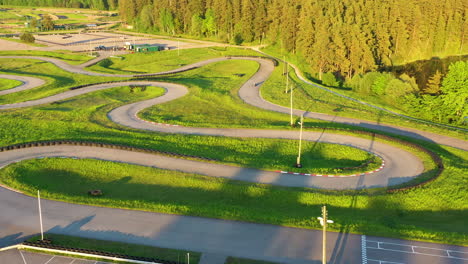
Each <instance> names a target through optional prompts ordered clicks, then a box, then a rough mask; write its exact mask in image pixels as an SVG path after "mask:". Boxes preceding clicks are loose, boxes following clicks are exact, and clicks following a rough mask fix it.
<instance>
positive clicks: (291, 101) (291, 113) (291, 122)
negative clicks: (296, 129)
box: [289, 87, 294, 126]
mask: <svg viewBox="0 0 468 264" xmlns="http://www.w3.org/2000/svg"><path fill="white" fill-rule="evenodd" d="M293 90H294V88H293V87H291V92H290V94H291V96H290V99H289V101H290V104H291V111H290V116H291V121H290V125H291V126H294V121H293Z"/></svg>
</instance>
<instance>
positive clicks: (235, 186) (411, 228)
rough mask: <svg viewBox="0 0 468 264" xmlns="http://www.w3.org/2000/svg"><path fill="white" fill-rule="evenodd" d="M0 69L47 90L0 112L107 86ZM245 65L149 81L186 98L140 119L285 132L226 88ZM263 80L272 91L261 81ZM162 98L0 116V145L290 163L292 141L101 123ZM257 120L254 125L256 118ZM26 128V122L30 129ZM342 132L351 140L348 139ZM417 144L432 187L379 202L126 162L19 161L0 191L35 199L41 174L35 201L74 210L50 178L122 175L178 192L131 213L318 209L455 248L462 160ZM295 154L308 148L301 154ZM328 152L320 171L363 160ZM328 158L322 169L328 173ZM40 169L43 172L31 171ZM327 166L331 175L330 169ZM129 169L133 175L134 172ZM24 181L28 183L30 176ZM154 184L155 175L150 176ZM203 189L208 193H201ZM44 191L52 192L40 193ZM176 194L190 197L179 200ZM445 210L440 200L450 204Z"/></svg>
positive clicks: (297, 217) (279, 216)
mask: <svg viewBox="0 0 468 264" xmlns="http://www.w3.org/2000/svg"><path fill="white" fill-rule="evenodd" d="M56 56H59V55H56ZM173 56H175V54H173ZM169 61H170V62H175V61H177V59H174V58H173V59H172V60H170V59H168V63H169ZM1 62H2V64H1V65H2V66H1V67H2V71H6V72H9V73H12V74H24V75H31V76H34V77H40V78H44V79H46V80H47V81H48V84H47V85H44V86H43V87H42V88H38V89H33V90H30V91H25V92H22V93H18V94H16V95H7V96H2V101H0V103H2V104H3V103H8V102H18V101H25V100H31V99H34V98H42V97H45V96H48V95H51V94H56V93H59V92H61V91H65V90H67V88H68V87H72V86H75V85H78V84H83V83H95V82H99V81H103V80H117V78H104V77H102V78H97V77H89V76H81V75H76V74H70V73H67V72H64V71H62V70H60V69H58V68H57V67H55V66H53V65H51V64H50V63H44V62H40V61H34V60H15V61H9V60H1ZM256 67H257V66H256V65H255V64H252V63H251V62H244V61H226V62H222V63H218V64H216V65H209V66H206V67H204V68H201V69H197V70H194V71H193V72H186V73H183V74H180V75H174V76H166V77H160V78H157V79H158V80H165V81H171V82H178V83H183V84H186V85H187V86H189V89H190V93H189V94H188V95H187V96H185V97H183V98H181V99H179V100H177V101H174V102H169V103H167V104H163V105H161V106H156V107H154V108H150V109H148V110H147V111H145V112H143V113H142V115H143V116H144V117H145V118H149V119H154V120H160V121H166V122H174V123H177V122H178V123H179V124H185V125H194V126H226V127H228V126H234V127H252V128H267V127H269V128H281V129H293V128H288V127H287V123H288V120H289V117H288V115H283V114H278V113H270V112H266V111H263V110H259V109H255V108H253V107H250V106H247V105H245V104H244V103H243V102H242V101H241V100H240V99H239V98H238V97H237V89H238V88H239V86H240V84H241V83H242V82H243V80H245V78H247V76H245V77H237V76H235V75H233V74H234V73H239V72H242V73H245V74H246V75H249V74H252V72H254V71H255V70H256ZM281 69H282V68H281V66H280V67H277V69H276V70H275V73H274V74H273V77H272V79H271V80H269V81H267V83H265V85H264V87H263V90H262V94H263V96H264V97H265V98H267V96H266V92H265V88H266V87H270V89H271V91H272V92H271V95H272V96H281V92H282V89H284V86H283V85H282V80H281ZM147 71H150V72H152V71H153V70H152V69H150V68H148V69H147ZM243 78H244V79H243ZM268 82H271V83H270V84H268ZM162 92H163V90H162V89H160V88H148V89H146V90H145V91H136V92H134V93H130V91H129V88H128V87H120V88H112V89H109V90H103V91H98V92H94V93H91V94H86V95H82V96H79V97H75V98H70V99H67V100H65V101H63V102H57V103H54V104H47V105H43V106H37V107H31V108H26V109H14V110H5V111H2V114H1V115H0V135H1V136H0V145H2V146H4V145H9V144H15V143H22V142H30V141H34V140H58V139H68V140H88V141H99V142H104V143H116V144H124V145H130V146H135V147H142V148H151V149H157V150H161V151H170V152H176V153H180V154H185V155H196V156H202V157H206V158H213V159H217V160H218V161H219V162H222V163H226V164H237V165H240V166H246V167H254V166H258V165H256V164H258V163H259V161H261V163H262V166H264V167H263V168H280V167H282V166H284V164H287V166H290V164H293V163H294V162H295V153H296V152H295V151H297V150H296V147H297V145H295V144H297V143H296V142H294V144H292V143H288V142H289V141H286V140H267V139H242V138H224V137H209V136H199V135H179V134H162V133H152V132H148V131H139V130H134V129H129V128H126V127H122V126H120V125H117V124H115V123H113V122H111V121H110V120H109V119H108V118H107V113H108V112H109V111H111V110H112V109H114V108H116V107H118V106H120V105H124V104H127V103H130V102H136V101H140V100H144V99H148V98H153V97H156V96H160V95H161V94H162ZM297 95H298V97H296V98H297V99H296V100H297V103H298V106H302V105H301V102H302V104H303V105H304V107H306V106H310V107H315V104H311V103H310V102H308V101H307V100H306V99H307V98H306V96H305V95H302V96H301V94H299V89H298V93H297ZM283 96H284V94H283ZM322 99H324V100H327V101H331V102H330V103H327V102H319V103H320V104H321V105H319V106H323V107H324V109H329V110H327V111H334V109H335V108H338V109H339V108H340V107H341V108H346V109H347V108H350V110H349V111H348V110H347V111H343V112H345V113H348V112H351V113H353V112H354V111H355V112H356V113H355V114H353V115H355V116H359V117H363V116H366V115H367V113H368V112H366V111H367V110H365V111H361V112H359V111H360V110H359V109H357V110H353V109H354V108H353V107H352V106H349V105H347V104H345V102H341V101H334V100H335V99H334V98H332V97H329V98H328V97H326V95H322ZM276 100H279V101H281V100H284V99H282V98H279V99H276ZM301 100H302V101H301ZM335 103H336V104H343V106H334V104H335ZM317 104H318V103H317ZM312 105H313V106H312ZM325 106H326V107H325ZM333 107H335V108H333ZM299 108H300V107H299ZM220 109H222V111H220ZM218 112H222V113H223V115H216V113H218ZM343 112H340V113H343ZM369 115H370V114H369ZM226 116H227V118H226ZM376 117H378V116H376ZM256 118H258V119H260V121H258V120H255V119H256ZM33 120H34V122H32V121H33ZM316 125H319V126H331V127H340V128H343V127H347V126H344V125H339V124H332V123H328V122H318V121H315V120H306V126H316ZM347 128H349V127H347ZM296 129H297V128H296ZM342 133H348V134H351V133H352V132H342ZM411 141H414V142H418V141H415V140H411ZM418 143H420V144H424V145H425V146H426V147H428V148H429V149H431V150H432V151H434V152H435V153H437V154H438V155H440V156H442V158H443V161H444V165H445V167H446V170H445V171H444V172H443V173H442V175H441V177H440V178H439V179H437V180H436V181H434V182H432V183H431V184H429V185H427V186H425V187H422V188H418V189H414V190H410V191H405V192H400V193H396V194H383V193H384V191H383V190H375V191H362V192H329V191H319V190H310V189H300V188H280V187H272V186H268V185H257V184H247V183H242V182H235V181H228V180H224V179H212V178H208V177H202V176H199V175H187V174H182V173H177V172H167V171H161V170H157V169H153V168H142V167H136V166H132V165H125V164H115V163H110V162H109V163H106V162H103V161H83V160H68V159H64V160H58V161H57V160H56V159H47V160H43V161H44V162H38V161H25V162H23V163H19V164H14V165H11V166H9V167H8V168H6V169H3V170H1V171H0V175H2V176H1V177H0V178H1V180H2V181H4V182H6V183H8V184H11V185H15V184H16V185H15V187H17V188H25V189H26V190H28V188H29V191H30V192H35V189H34V188H37V186H38V185H36V181H38V182H37V184H44V183H46V182H45V181H42V180H39V179H41V178H42V179H43V177H49V179H50V181H51V182H52V183H56V184H55V185H53V184H52V185H48V186H43V187H44V192H45V194H44V195H46V197H49V198H53V199H70V201H76V202H82V201H85V200H88V201H89V199H88V197H87V195H86V193H81V192H80V193H76V192H75V193H71V194H70V195H68V194H64V193H63V192H61V191H60V190H58V191H57V186H58V184H59V183H60V181H59V180H60V177H62V176H63V175H71V176H70V177H72V178H73V180H76V181H83V182H85V183H87V184H103V185H104V186H107V187H109V186H112V182H115V181H118V180H120V179H122V174H121V173H119V171H120V172H121V171H122V170H125V171H127V172H128V175H126V176H128V177H131V178H126V179H128V181H127V182H126V183H125V184H128V185H125V186H127V187H128V190H130V189H132V188H133V189H132V190H135V188H136V187H135V186H138V187H141V188H149V187H148V186H150V187H154V188H156V187H157V188H161V190H163V189H164V188H166V189H168V190H177V191H180V192H184V195H182V196H180V197H173V196H171V195H170V194H167V196H165V197H154V196H152V195H150V194H149V193H148V192H147V200H145V202H144V203H143V204H140V205H141V207H142V208H141V209H142V210H155V211H164V212H170V213H180V214H190V215H201V216H207V217H218V218H226V219H236V220H244V221H252V222H259V223H270V224H281V225H287V226H297V227H305V228H318V227H319V226H318V223H316V222H315V221H311V219H313V218H314V217H315V216H316V215H318V214H320V206H321V205H322V204H324V203H325V204H328V205H329V206H330V215H331V216H333V217H334V220H336V222H337V224H336V225H335V226H334V227H332V228H333V230H337V231H349V232H356V233H366V234H370V235H371V234H373V235H382V236H391V237H400V238H409V239H421V240H429V241H438V242H449V243H457V244H466V241H467V233H468V232H467V230H466V227H465V223H464V221H463V220H464V219H466V218H467V216H468V215H467V205H466V200H467V198H468V197H467V195H468V194H467V192H466V189H465V188H464V186H466V183H467V182H466V181H467V180H466V179H467V177H466V159H467V155H468V154H467V152H464V151H460V150H456V149H452V148H448V147H441V146H438V145H435V144H431V143H422V142H418ZM400 147H403V146H400ZM305 148H306V149H307V145H306V147H305ZM327 148H328V147H324V149H323V151H322V150H321V151H320V152H321V153H320V154H321V155H324V156H323V159H324V162H325V161H326V160H327V159H328V160H330V159H331V160H335V161H336V160H338V159H339V158H340V155H341V153H346V152H347V151H351V152H349V154H348V155H352V156H355V157H356V158H357V160H355V161H353V162H356V163H353V164H357V163H359V164H361V163H362V162H363V161H365V160H367V159H368V158H369V156H367V155H366V154H365V153H362V156H360V155H361V154H359V151H356V150H354V149H352V150H347V149H344V148H342V147H338V149H337V150H334V149H329V150H326V149H327ZM403 148H404V147H403ZM306 153H307V151H306ZM415 153H416V154H417V155H419V156H420V157H421V159H422V160H423V161H424V162H425V167H426V169H427V172H426V174H425V175H424V177H426V178H427V177H431V175H433V174H431V173H432V172H431V171H433V168H434V164H433V163H432V162H431V161H430V160H428V157H427V155H426V156H424V155H423V154H421V153H420V152H415ZM315 154H316V153H315V152H312V151H310V155H315ZM333 155H335V156H333ZM277 157H287V159H291V161H284V163H278V158H277ZM317 158H318V157H317V156H311V160H315V159H317ZM287 159H286V160H287ZM335 161H334V162H333V164H331V165H335ZM46 162H47V163H46ZM282 162H283V161H282ZM340 162H341V161H340ZM346 162H347V161H346ZM90 164H91V165H90ZM93 164H94V165H93ZM42 165H45V167H41V166H42ZM72 165H73V166H72ZM95 166H98V167H97V168H96V167H95ZM307 166H309V165H307ZM310 166H312V165H310ZM328 166H330V164H328ZM291 167H292V166H291ZM104 168H105V169H106V173H107V174H105V173H104V174H102V173H101V171H100V170H102V169H104ZM315 169H318V168H315ZM328 169H330V168H328ZM331 169H332V170H333V168H331ZM137 171H138V173H136V172H137ZM140 171H145V173H144V175H143V174H142V173H139V172H140ZM101 174H102V177H104V178H96V177H97V175H101ZM31 175H36V176H35V177H31ZM158 175H159V176H161V175H166V176H165V177H159V176H158ZM54 177H55V178H54ZM424 177H423V178H424ZM62 179H63V177H62ZM134 181H135V182H134ZM164 181H165V182H164ZM202 183H203V184H202ZM83 186H87V185H83ZM88 186H90V185H88ZM145 186H146V187H145ZM207 187H210V188H211V189H208V190H207V189H206V188H207ZM47 188H52V189H50V190H48V189H47ZM54 188H55V189H54ZM62 189H64V188H62ZM88 189H89V188H88ZM72 191H74V190H70V192H72ZM75 191H77V190H75ZM81 191H83V190H81ZM132 193H133V194H134V193H135V192H134V191H132V192H123V191H121V192H120V193H113V192H112V191H111V192H110V193H109V195H110V196H108V195H107V194H106V195H105V196H104V197H101V198H98V199H94V200H92V203H93V204H99V203H100V202H102V203H103V204H101V205H106V206H119V207H120V206H122V207H127V206H128V207H130V206H134V207H135V206H136V207H135V208H139V207H138V203H137V202H135V197H134V196H132ZM112 195H114V196H112ZM215 196H216V197H222V199H218V200H217V199H214V200H213V201H208V200H209V198H210V197H215ZM54 197H55V198H54ZM185 197H189V198H190V199H193V200H190V199H187V200H185ZM204 201H207V202H206V203H205V202H204ZM446 201H450V203H447V202H446ZM143 207H144V208H143Z"/></svg>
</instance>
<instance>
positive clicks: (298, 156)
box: [296, 114, 304, 168]
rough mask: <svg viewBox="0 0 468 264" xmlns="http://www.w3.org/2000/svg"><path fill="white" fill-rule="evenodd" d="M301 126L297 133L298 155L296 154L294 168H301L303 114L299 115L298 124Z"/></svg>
mask: <svg viewBox="0 0 468 264" xmlns="http://www.w3.org/2000/svg"><path fill="white" fill-rule="evenodd" d="M299 124H300V125H301V130H300V132H299V153H298V154H297V163H296V166H297V167H298V168H300V167H302V166H301V149H302V126H303V124H304V114H302V115H301V122H299Z"/></svg>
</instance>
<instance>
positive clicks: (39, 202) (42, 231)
mask: <svg viewBox="0 0 468 264" xmlns="http://www.w3.org/2000/svg"><path fill="white" fill-rule="evenodd" d="M37 204H38V207H39V225H40V227H41V240H44V228H43V227H42V210H41V194H40V192H39V190H37Z"/></svg>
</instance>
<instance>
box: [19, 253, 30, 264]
mask: <svg viewBox="0 0 468 264" xmlns="http://www.w3.org/2000/svg"><path fill="white" fill-rule="evenodd" d="M18 251H19V253H20V254H21V257H22V258H23V262H24V264H28V263H27V262H26V259H24V256H23V252H21V250H18Z"/></svg>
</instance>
